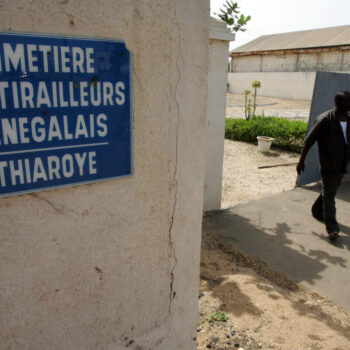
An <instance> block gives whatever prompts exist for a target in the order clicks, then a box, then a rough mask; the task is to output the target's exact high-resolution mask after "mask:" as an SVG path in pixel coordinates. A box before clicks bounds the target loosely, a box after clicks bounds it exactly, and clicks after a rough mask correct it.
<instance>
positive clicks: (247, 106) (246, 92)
mask: <svg viewBox="0 0 350 350" xmlns="http://www.w3.org/2000/svg"><path fill="white" fill-rule="evenodd" d="M243 93H244V96H245V97H244V116H245V119H246V120H248V119H250V115H251V110H252V105H251V99H250V98H249V97H248V96H249V95H250V93H251V91H250V90H249V89H245V90H244V91H243Z"/></svg>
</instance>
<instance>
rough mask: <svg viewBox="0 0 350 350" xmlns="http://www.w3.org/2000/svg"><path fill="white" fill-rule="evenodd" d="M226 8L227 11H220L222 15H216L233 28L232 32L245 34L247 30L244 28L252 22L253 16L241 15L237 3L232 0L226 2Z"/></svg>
mask: <svg viewBox="0 0 350 350" xmlns="http://www.w3.org/2000/svg"><path fill="white" fill-rule="evenodd" d="M224 7H225V9H220V12H221V13H214V14H215V15H216V16H218V17H219V18H220V19H221V20H222V21H224V22H226V23H227V24H228V26H229V27H231V31H232V32H238V31H242V32H245V31H246V28H244V26H245V25H247V22H248V21H250V20H251V16H247V17H245V16H244V15H243V14H240V12H239V11H238V9H239V7H238V4H237V2H233V1H232V0H231V1H226V4H224Z"/></svg>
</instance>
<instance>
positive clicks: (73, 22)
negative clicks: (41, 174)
mask: <svg viewBox="0 0 350 350" xmlns="http://www.w3.org/2000/svg"><path fill="white" fill-rule="evenodd" d="M206 18H209V1H208V0H192V1H190V2H189V1H187V0H140V1H131V0H105V1H103V2H100V1H88V0H74V1H69V0H64V1H58V0H57V1H45V0H34V1H30V2H29V1H28V2H25V1H21V0H7V1H6V0H4V1H2V2H1V11H0V19H1V21H0V29H1V30H2V31H20V32H34V33H52V34H62V35H73V36H91V37H106V38H118V39H122V40H125V41H126V45H127V47H128V49H129V50H130V51H131V52H132V54H133V77H132V79H133V154H134V170H135V173H134V175H133V177H131V178H128V179H119V180H113V181H107V182H102V183H98V184H93V185H84V186H78V187H72V188H65V189H59V190H51V191H44V192H40V193H36V194H31V195H21V196H14V197H8V198H0V220H1V228H0V261H1V264H0V300H1V303H0V328H1V332H0V344H1V346H0V347H1V349H12V350H29V349H38V350H39V349H40V350H73V349H74V350H89V349H91V350H96V349H105V350H120V349H125V348H126V346H127V345H128V344H130V346H128V349H139V350H140V349H152V350H157V349H164V350H172V349H174V350H175V349H195V348H196V341H195V336H196V324H197V303H198V284H199V253H200V235H201V216H202V201H203V182H204V175H203V174H204V171H203V169H204V149H205V144H204V132H205V122H206V112H207V110H206V101H207V71H208V35H209V30H208V21H207V20H205V19H206Z"/></svg>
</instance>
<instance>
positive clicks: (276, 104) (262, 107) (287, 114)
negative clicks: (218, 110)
mask: <svg viewBox="0 0 350 350" xmlns="http://www.w3.org/2000/svg"><path fill="white" fill-rule="evenodd" d="M244 100H245V96H244V95H241V94H229V93H228V94H227V100H226V117H228V118H244ZM310 107H311V101H309V100H293V99H287V98H278V97H266V96H259V95H258V96H257V109H256V114H258V115H265V116H277V117H283V118H290V119H296V120H303V121H307V120H308V119H309V114H310Z"/></svg>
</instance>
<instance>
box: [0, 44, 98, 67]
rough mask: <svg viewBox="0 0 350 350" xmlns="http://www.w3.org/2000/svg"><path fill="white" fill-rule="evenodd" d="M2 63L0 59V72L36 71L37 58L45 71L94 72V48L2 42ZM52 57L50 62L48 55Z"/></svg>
mask: <svg viewBox="0 0 350 350" xmlns="http://www.w3.org/2000/svg"><path fill="white" fill-rule="evenodd" d="M1 51H2V56H3V57H4V65H5V67H3V66H2V64H1V63H2V62H1V61H0V72H2V71H5V72H10V71H12V70H15V71H20V72H29V73H33V72H38V60H39V59H40V60H42V61H43V68H44V72H45V73H49V72H55V73H94V72H95V70H94V62H95V61H94V49H93V48H89V47H87V48H84V49H82V48H80V47H74V46H73V47H68V46H50V45H39V46H37V45H32V44H27V45H25V44H16V45H11V44H10V43H3V44H2V47H1ZM52 54H53V57H54V60H53V62H51V61H50V60H49V59H48V57H49V55H52Z"/></svg>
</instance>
